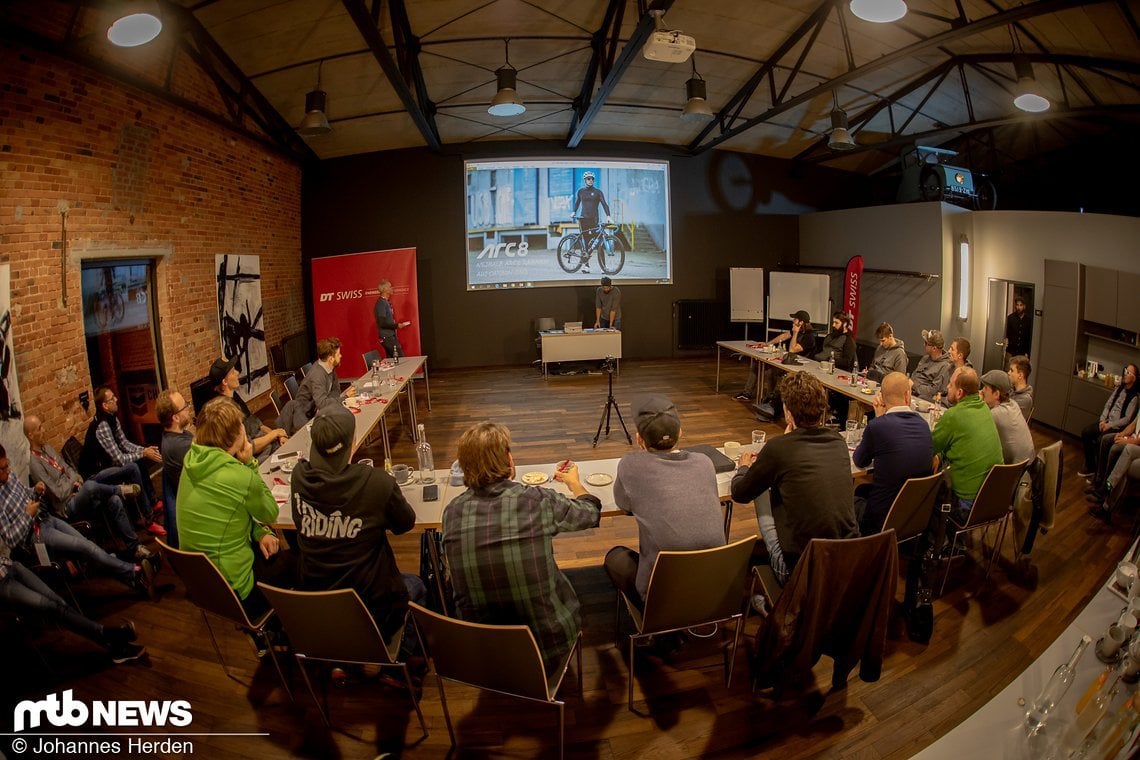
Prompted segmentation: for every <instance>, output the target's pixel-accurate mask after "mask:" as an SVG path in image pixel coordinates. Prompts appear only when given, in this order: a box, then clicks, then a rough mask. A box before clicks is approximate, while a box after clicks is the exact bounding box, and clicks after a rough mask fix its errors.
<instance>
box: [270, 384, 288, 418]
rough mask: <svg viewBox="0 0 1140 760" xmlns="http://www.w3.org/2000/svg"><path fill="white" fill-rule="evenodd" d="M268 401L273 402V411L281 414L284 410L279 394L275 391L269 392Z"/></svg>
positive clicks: (282, 400) (283, 402) (283, 401)
mask: <svg viewBox="0 0 1140 760" xmlns="http://www.w3.org/2000/svg"><path fill="white" fill-rule="evenodd" d="M269 400H270V401H272V402H273V411H275V412H277V414H281V410H282V409H284V408H285V400H284V399H282V398H281V394H280V393H278V392H277V391H272V390H271V391H269Z"/></svg>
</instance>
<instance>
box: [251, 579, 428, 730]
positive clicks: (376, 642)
mask: <svg viewBox="0 0 1140 760" xmlns="http://www.w3.org/2000/svg"><path fill="white" fill-rule="evenodd" d="M257 587H258V588H260V589H261V591H262V593H264V594H265V598H266V599H268V600H269V603H270V604H271V605H273V609H274V610H276V612H277V617H278V618H279V619H280V620H281V624H282V626H284V628H285V634H286V635H287V636H288V637H289V645H290V647H291V648H292V649H293V656H294V657H295V658H297V665H298V667H299V668H300V671H301V676H302V677H303V678H304V680H305V686H307V687H308V689H309V694H311V695H312V697H313V701H314V702H316V704H317V709H318V710H320V713H321V719H322V720H324V722H325V725H326V726H327V727H329V728H332V725H331V724H330V723H329V716H328V712H329V709H328V690H327V689H325V690H324V694H323V696H324V700H323V702H322V700H318V699H317V693H316V691H314V690H313V682H312V680H311V679H310V678H309V673H308V670H307V669H306V668H305V663H307V662H310V661H311V662H324V663H330V662H343V663H350V664H356V665H379V666H380V667H381V668H398V669H399V670H400V671H401V672H402V673H403V676H404V683H406V684H407V686H408V694H409V696H410V697H411V700H412V707H414V708H415V709H416V715H417V716H419V719H420V728H421V729H423V732H424V736H425V737H427V735H428V730H427V724H426V723H425V722H424V714H423V713H422V712H421V711H420V705H419V702H418V701H417V700H416V698H415V688H414V687H413V685H412V679H411V674H410V673H409V672H408V665H407V663H404V662H401V661H400V660H398V659H397V658H396V656H395V655H396V654H398V653H399V651H400V643H401V642H402V641H403V638H404V632H405V630H406V628H407V626H406V624H405V625H402V626H400V629H399V630H398V631H396V633H395V634H394V635H393V636H392V638H391V639H390V640H388V641H385V640H384V637H383V635H382V634H381V633H380V629H379V628H378V627H377V626H376V621H375V620H373V618H372V615H371V613H369V612H368V608H367V607H365V606H364V602H363V601H361V599H360V596H359V595H357V593H356V591H355V590H353V589H350V588H348V589H338V590H336V591H289V590H286V589H282V588H277V587H276V586H270V585H267V584H265V583H258V584H257ZM331 621H335V625H330V622H331ZM323 683H325V680H324V679H322V684H323Z"/></svg>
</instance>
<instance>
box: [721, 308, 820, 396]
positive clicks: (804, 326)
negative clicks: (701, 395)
mask: <svg viewBox="0 0 1140 760" xmlns="http://www.w3.org/2000/svg"><path fill="white" fill-rule="evenodd" d="M788 316H789V317H791V318H792V329H791V330H785V331H784V332H782V333H780V334H779V335H777V336H776V337H775V338H772V339H771V340H767V341H761V342H760V343H759V344H758V347H759V348H764V347H765V346H768V345H772V346H778V345H780V344H781V343H783V342H784V341H788V353H790V354H803V355H804V356H808V357H810V356H812V354H814V353H815V328H814V327H812V324H811V315H810V314H808V313H807V312H806V311H804V310H803V309H800V310H799V311H795V312H792V313H791V314H789V315H788ZM760 371H761V367H760V364H759V362H757V365H756V372H757V374H755V375H754V374H752V373H751V372H749V373H748V382H747V383H746V384H745V386H744V392H743V393H740V394H738V395H737V396H736V397H737V398H738V399H740V400H741V401H748V400H750V399H752V398H754V397H755V395H756V381H757V380H758V378H759V372H760Z"/></svg>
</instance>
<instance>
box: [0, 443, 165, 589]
mask: <svg viewBox="0 0 1140 760" xmlns="http://www.w3.org/2000/svg"><path fill="white" fill-rule="evenodd" d="M45 490H46V487H45V486H44V484H43V483H36V485H35V487H34V488H28V487H27V486H26V485H24V484H23V483H21V482H20V481H19V480H17V479H16V478H13V477H11V469H10V468H9V464H8V453H7V452H6V451H5V450H4V448H3V447H2V446H0V556H2V557H10V556H11V554H12V551H13V550H16V549H21V548H24V549H28V550H31V549H32V548H33V546H32V545H33V543H35V542H37V541H42V542H43V544H44V547H45V548H46V549H47V550H48V553H49V555H50V554H53V553H56V552H65V553H69V554H75V555H77V556H79V557H82V558H84V559H86V560H87V561H89V562H90V563H91V564H92V565H95V566H97V567H99V568H101V569H103V570H105V571H107V573H109V574H110V575H112V576H114V577H115V578H116V579H117V580H119V581H122V582H123V583H124V584H126V585H127V586H129V587H130V588H131V589H132V590H133V591H136V592H138V593H139V594H140V595H142V596H147V595H149V593H150V588H151V585H152V583H153V581H154V574H155V571H156V570H157V568H158V558H157V557H155V556H147V557H143V558H142V559H141V560H139V561H138V562H137V563H134V564H132V563H130V562H124V561H123V560H121V559H119V558H118V557H114V556H112V555H110V554H108V553H107V552H105V551H103V550H102V549H100V548H99V547H98V546H96V545H95V544H94V543H92V542H91V541H89V540H87V539H86V538H84V537H83V536H82V535H80V533H79V531H77V530H76V529H75V528H73V527H71V525H69V524H68V523H66V522H64V521H63V520H60V519H59V518H58V517H56V516H55V515H52V514H49V513H48V511H47V510H41V509H40V502H39V498H40V496H41V495H42V494H43V493H44V492H45Z"/></svg>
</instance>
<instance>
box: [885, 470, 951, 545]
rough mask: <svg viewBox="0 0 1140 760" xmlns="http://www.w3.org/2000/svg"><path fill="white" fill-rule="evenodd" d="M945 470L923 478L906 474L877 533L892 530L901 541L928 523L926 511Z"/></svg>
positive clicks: (914, 534)
mask: <svg viewBox="0 0 1140 760" xmlns="http://www.w3.org/2000/svg"><path fill="white" fill-rule="evenodd" d="M944 475H945V473H943V472H936V473H934V474H933V475H927V476H926V477H925V478H910V479H909V480H907V481H906V482H905V483H903V486H902V488H901V489H899V492H898V495H897V496H895V500H894V501H893V502H892V503H891V508H890V511H888V512H887V517H886V519H885V520H884V521H883V528H882V530H881V531H880V532H881V533H886V532H887V531H888V530H893V531H894V532H895V540H896V541H897V542H898V543H900V544H902V543H905V542H907V541H911V540H913V539H915V538H918V537H919V536H921V535H922V534H923V533H924V532H925V531H926V528H927V526H929V525H930V515H931V513H932V512H933V511H934V503H935V501H937V499H938V489H939V486H941V485H942V480H943V477H944Z"/></svg>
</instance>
